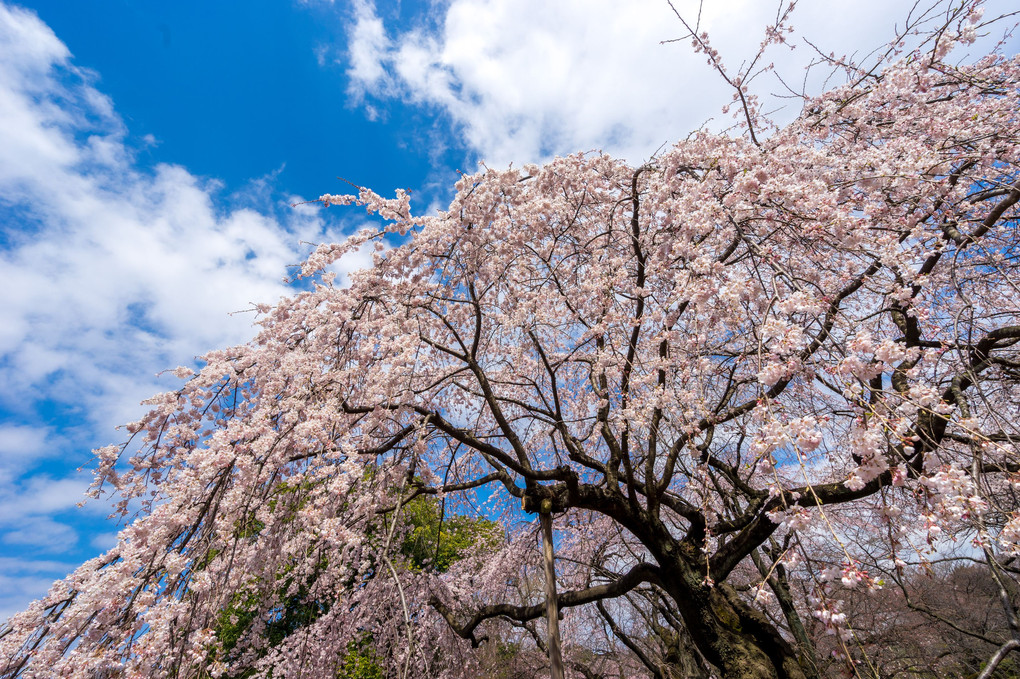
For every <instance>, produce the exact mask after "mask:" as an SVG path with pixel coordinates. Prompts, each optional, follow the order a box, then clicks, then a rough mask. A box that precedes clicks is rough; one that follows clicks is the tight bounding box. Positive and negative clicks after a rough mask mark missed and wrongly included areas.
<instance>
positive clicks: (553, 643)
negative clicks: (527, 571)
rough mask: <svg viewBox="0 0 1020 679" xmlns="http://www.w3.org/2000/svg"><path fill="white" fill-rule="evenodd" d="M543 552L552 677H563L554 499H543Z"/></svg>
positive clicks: (541, 519)
mask: <svg viewBox="0 0 1020 679" xmlns="http://www.w3.org/2000/svg"><path fill="white" fill-rule="evenodd" d="M539 519H540V521H541V523H542V554H543V556H544V559H545V617H546V625H547V627H546V629H547V630H548V639H547V640H546V643H547V644H548V646H549V667H550V676H551V677H552V679H563V655H562V653H561V652H560V611H559V606H558V605H557V601H556V564H555V562H554V556H553V534H552V501H551V500H543V501H542V511H541V512H539Z"/></svg>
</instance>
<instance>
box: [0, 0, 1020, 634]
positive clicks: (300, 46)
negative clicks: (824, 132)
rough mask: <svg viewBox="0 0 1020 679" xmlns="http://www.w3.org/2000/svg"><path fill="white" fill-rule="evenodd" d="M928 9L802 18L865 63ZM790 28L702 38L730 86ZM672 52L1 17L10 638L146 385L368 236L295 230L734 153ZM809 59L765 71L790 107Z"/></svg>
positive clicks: (557, 23) (481, 35) (349, 20)
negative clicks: (687, 144) (539, 179)
mask: <svg viewBox="0 0 1020 679" xmlns="http://www.w3.org/2000/svg"><path fill="white" fill-rule="evenodd" d="M674 4H676V6H677V8H678V9H680V10H681V11H683V12H685V13H687V14H688V15H689V16H693V15H694V14H696V6H697V5H696V3H695V2H693V0H689V1H686V2H675V3H674ZM912 4H913V3H912V2H911V1H909V0H882V1H879V0H867V1H865V2H849V1H843V0H840V1H838V2H836V1H833V0H826V1H825V2H822V0H803V4H802V6H801V7H800V8H799V9H798V12H797V14H795V20H794V23H795V25H796V26H797V27H798V30H799V31H800V32H801V33H802V34H805V35H807V36H810V38H811V39H812V41H813V42H815V43H816V44H822V45H824V46H826V47H827V48H828V49H831V50H832V51H835V52H839V53H844V52H853V51H857V52H859V53H860V54H866V53H867V52H868V51H870V50H871V49H872V48H874V47H876V46H878V45H880V44H882V43H883V42H884V41H886V40H887V39H888V38H889V37H890V36H891V35H892V27H893V25H894V23H895V22H896V21H897V20H900V19H902V18H903V17H904V16H905V15H906V12H907V11H908V9H909V8H910V6H911V5H912ZM1008 5H1009V3H1008V2H1005V1H1003V2H999V3H998V6H999V7H1008ZM993 11H994V6H992V7H990V8H989V10H988V13H989V14H991V13H993ZM773 13H774V6H773V5H772V4H771V3H763V2H759V1H758V0H725V1H720V2H715V3H711V6H710V7H706V11H705V14H704V15H703V27H704V28H706V29H708V30H709V31H710V32H711V33H712V34H713V36H714V39H715V40H716V44H717V46H718V47H719V48H720V50H721V52H722V54H723V56H724V58H726V59H727V60H728V61H729V62H730V63H731V64H734V65H735V64H739V63H740V61H741V60H742V59H745V58H747V57H748V56H749V55H750V54H751V53H753V51H754V50H755V49H756V47H757V43H758V41H759V37H760V36H761V34H762V26H763V25H764V23H765V22H766V21H768V19H769V18H770V16H771V15H772V14H773ZM682 34H683V30H682V26H680V25H679V22H678V21H677V20H676V18H675V16H674V15H673V14H672V11H671V10H670V8H669V6H668V4H667V3H666V2H665V0H631V1H630V2H628V3H620V2H618V1H615V0H555V1H553V2H550V1H549V0H441V1H439V0H437V1H435V2H432V1H430V0H420V1H418V2H406V1H404V2H383V1H382V0H380V1H379V2H378V4H373V3H372V2H371V1H370V0H353V1H345V0H336V2H327V1H325V0H321V1H316V0H305V1H303V2H299V1H297V0H273V1H269V0H251V1H249V2H246V3H243V4H241V3H222V2H218V3H213V2H198V1H195V0H176V1H175V2H164V3H141V2H129V1H128V0H90V1H89V2H80V1H77V0H59V1H58V0H36V1H33V2H22V3H20V4H9V3H6V2H4V1H3V0H0V286H2V287H0V289H2V290H3V294H2V295H0V620H2V619H4V618H5V617H6V616H7V615H8V614H10V613H12V612H14V611H15V610H18V609H20V608H21V607H23V606H24V605H25V604H27V603H28V601H29V600H31V599H32V598H35V597H37V596H40V595H41V594H42V593H44V591H45V589H46V587H47V586H48V584H49V583H50V582H51V581H52V580H53V579H54V578H58V577H61V576H63V575H64V574H65V573H66V572H67V571H69V570H70V569H72V568H73V567H74V566H75V565H77V564H78V563H80V562H81V561H83V560H85V559H87V558H90V557H92V556H95V555H97V554H98V553H100V552H101V551H103V550H104V549H105V548H107V547H108V546H109V545H110V544H111V540H112V539H113V534H114V533H115V530H116V527H115V526H114V525H112V524H110V523H108V522H106V521H105V520H104V516H105V514H106V513H107V510H106V507H105V506H104V504H103V503H102V502H95V503H90V504H88V505H86V506H85V508H83V509H78V508H77V507H76V503H77V502H78V501H79V500H80V499H81V498H82V493H83V492H84V490H85V488H86V486H87V485H88V481H89V475H88V473H87V471H86V472H81V473H79V472H77V471H76V469H77V468H78V467H80V466H82V465H86V466H87V465H88V463H89V460H90V452H89V451H90V450H91V449H92V448H95V447H98V446H100V445H105V444H107V443H110V442H117V441H119V440H120V439H121V437H122V433H121V432H118V431H116V430H115V427H116V426H117V425H119V424H122V423H124V422H128V421H131V420H133V419H135V418H136V417H137V416H138V415H139V413H140V412H141V406H139V405H138V403H139V401H141V400H142V399H144V398H146V397H147V396H149V395H151V394H153V393H155V392H157V391H162V390H166V389H171V388H174V387H175V386H176V384H177V383H176V381H175V378H173V377H170V376H163V377H157V373H159V372H160V371H163V370H166V369H172V368H174V367H176V366H178V365H182V364H183V365H190V364H192V363H193V362H194V359H195V357H196V356H198V355H200V354H202V353H203V352H205V351H207V350H210V349H213V348H216V347H221V346H225V345H228V344H232V343H238V342H243V341H245V340H246V339H248V338H249V337H250V336H251V334H252V330H251V321H252V316H251V315H250V314H246V313H240V314H238V313H233V314H232V313H231V312H237V311H240V310H244V309H247V308H250V307H251V306H252V304H253V303H255V302H264V301H274V300H276V299H279V297H280V296H282V295H285V294H286V293H287V291H288V288H287V286H286V285H285V284H284V283H283V282H282V279H283V278H284V277H285V276H286V275H287V274H288V271H289V269H288V267H289V266H290V265H294V264H297V263H299V262H300V261H301V258H302V257H303V256H304V255H305V254H307V252H308V251H309V250H310V248H311V245H309V244H310V243H319V242H323V241H329V240H334V239H338V238H342V237H343V234H344V233H346V232H348V231H350V230H351V229H354V228H357V226H358V225H359V220H361V219H363V218H364V215H363V214H358V213H356V212H348V213H344V212H342V211H336V210H330V211H323V210H321V209H319V208H318V207H316V206H308V205H305V206H299V207H297V208H292V207H291V204H292V203H296V202H298V201H301V200H307V199H310V198H315V197H317V196H319V195H320V194H322V193H327V192H331V193H342V192H344V190H345V188H346V187H345V185H344V184H343V183H342V182H340V181H338V180H337V177H344V178H346V179H348V180H350V181H353V182H356V183H358V184H362V185H367V186H371V187H373V188H374V189H376V190H377V191H378V192H380V193H383V194H391V193H392V191H393V190H394V189H396V188H409V189H411V190H412V191H413V192H414V197H415V198H414V207H415V209H417V210H418V211H421V212H425V211H429V210H433V209H435V208H436V207H437V206H440V205H442V204H443V202H444V201H445V200H448V199H449V198H450V187H451V186H452V184H453V183H454V181H455V180H456V177H457V175H456V171H457V170H458V169H463V170H466V171H471V170H473V169H474V168H475V167H476V163H477V162H478V161H479V160H480V159H485V161H486V162H487V163H488V164H490V165H492V166H501V165H506V164H507V163H509V162H514V163H515V164H518V165H519V164H523V163H526V162H536V161H541V160H543V159H548V158H550V157H552V156H553V155H556V154H564V153H570V152H574V151H587V150H592V149H604V150H606V151H607V152H609V153H612V154H614V155H618V156H622V157H626V158H628V159H629V160H631V161H633V162H640V161H641V160H644V159H645V158H647V157H649V156H650V155H651V154H653V153H654V152H655V151H656V150H657V149H658V148H660V147H662V146H663V145H665V144H668V143H670V142H671V141H674V140H676V139H679V138H682V137H683V136H685V135H686V134H687V133H688V132H690V131H691V130H693V129H696V128H697V127H699V126H701V125H703V124H707V125H708V126H709V127H711V128H714V129H720V128H722V127H725V126H727V125H729V124H730V123H731V120H730V118H728V117H726V116H723V115H722V114H721V113H720V109H721V107H722V106H723V105H724V104H726V103H727V101H728V100H729V95H728V94H727V92H726V91H725V88H724V86H723V85H722V84H721V82H720V81H719V79H718V78H717V77H714V76H713V75H712V74H711V72H710V71H709V69H708V68H707V67H706V65H705V63H704V59H703V58H702V57H698V56H695V55H693V54H692V53H691V50H690V49H689V47H688V46H687V45H686V44H685V43H671V44H665V45H663V44H660V43H661V41H663V40H669V39H671V38H675V37H678V36H680V35H682ZM749 36H751V37H750V38H749ZM798 50H799V51H798ZM798 50H794V51H792V52H790V51H787V50H783V51H780V52H777V53H776V54H775V55H774V58H775V61H776V63H777V67H778V68H779V69H780V71H782V72H783V73H784V75H785V77H786V78H787V80H788V81H791V82H801V80H802V76H801V75H800V68H801V67H802V66H803V65H804V64H805V63H806V62H807V61H808V59H809V58H810V54H809V52H808V50H807V48H806V46H805V45H804V44H803V43H801V44H800V46H799V47H798ZM1006 51H1007V52H1011V53H1013V52H1016V51H1017V43H1016V41H1015V40H1014V41H1013V42H1011V43H1009V44H1008V45H1007V48H1006ZM822 80H823V79H822V77H821V75H820V74H819V73H818V72H815V74H814V75H813V76H812V77H811V78H809V79H808V80H807V81H806V82H807V84H808V87H809V88H811V89H815V90H817V89H819V88H820V87H821V86H822V84H821V83H822ZM759 87H760V90H759V91H760V92H761V93H762V94H765V95H767V94H768V93H769V92H772V91H776V90H778V89H779V87H778V85H777V83H776V81H774V80H767V79H763V80H762V81H761V83H760V85H759ZM771 101H772V103H773V104H775V105H777V106H778V105H781V104H783V101H782V100H779V99H773V100H771ZM795 114H796V107H795V106H787V108H786V109H784V110H782V111H780V112H779V113H778V114H777V117H778V118H779V119H780V120H783V119H789V118H791V117H792V116H793V115H795ZM365 264H366V262H365V261H364V260H363V259H359V258H358V257H357V256H355V257H352V258H350V259H349V260H345V261H344V262H341V268H351V267H357V266H362V265H365Z"/></svg>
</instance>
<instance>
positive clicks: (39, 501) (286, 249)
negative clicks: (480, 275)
mask: <svg viewBox="0 0 1020 679" xmlns="http://www.w3.org/2000/svg"><path fill="white" fill-rule="evenodd" d="M96 82H97V79H96V77H95V76H94V75H93V74H91V73H89V72H88V71H87V70H84V69H82V68H80V67H78V66H77V65H76V64H75V63H74V61H73V58H72V55H71V54H70V52H69V51H68V49H67V47H66V46H65V45H64V44H63V43H62V42H61V41H60V40H59V39H58V38H57V36H56V35H54V33H53V31H52V30H50V28H49V27H48V26H46V25H45V24H44V23H43V22H42V21H40V20H39V18H38V17H37V16H36V15H35V14H33V13H31V12H29V11H26V10H23V9H20V8H17V7H12V6H7V5H4V4H0V224H2V230H0V288H2V289H3V290H4V294H3V295H0V321H2V322H0V414H2V415H3V418H2V419H0V553H4V554H7V555H11V554H15V555H16V554H25V555H27V554H33V555H45V554H46V553H50V554H59V553H61V552H62V551H64V550H66V549H69V548H71V547H73V546H75V545H78V546H80V548H81V549H83V550H87V551H89V552H90V553H92V552H94V551H95V550H96V549H97V547H96V546H95V545H93V544H91V543H92V542H93V540H91V538H90V537H89V536H80V535H79V530H78V526H80V524H81V522H82V521H84V520H86V519H81V518H79V517H78V515H77V514H76V513H75V512H74V505H75V504H76V503H77V502H78V501H79V500H81V499H82V493H83V491H84V489H85V486H86V485H87V483H88V478H87V475H85V474H75V473H74V471H73V470H74V469H75V468H76V467H78V466H79V465H81V464H83V463H85V462H87V461H88V459H89V453H88V448H89V447H90V446H93V445H99V444H105V443H109V442H110V441H111V440H116V437H117V436H118V435H117V433H116V432H115V431H114V430H113V427H114V426H115V425H117V424H120V423H123V422H127V421H130V420H132V419H135V418H136V417H137V415H138V413H139V407H138V406H137V405H136V404H137V403H138V402H139V401H140V400H142V399H143V398H146V397H148V396H150V395H151V394H152V393H154V392H157V391H161V390H165V389H168V388H174V387H175V386H176V382H175V381H174V378H164V379H159V378H157V377H156V374H157V373H158V372H160V371H162V370H165V369H167V368H173V367H175V366H177V365H180V364H182V363H183V364H188V363H191V362H192V361H193V360H194V357H195V356H197V355H199V354H202V353H204V352H205V351H208V350H210V349H213V348H217V347H221V346H225V345H230V344H234V343H238V342H244V341H246V340H247V339H249V338H250V337H251V335H252V334H253V332H254V331H253V329H252V321H253V320H254V316H253V315H252V314H250V313H240V314H238V313H234V314H233V315H231V314H232V312H238V311H241V310H245V309H249V308H251V307H252V305H253V303H258V302H273V301H275V300H277V299H278V298H279V297H280V296H281V295H285V294H287V293H288V291H289V288H288V286H287V285H286V284H285V283H284V282H283V278H284V277H285V276H286V275H287V274H288V265H293V264H297V263H299V262H300V260H301V258H302V256H303V254H304V253H305V252H307V250H308V246H307V245H302V244H301V243H302V242H303V241H306V242H307V241H311V242H319V241H323V240H331V239H334V238H337V237H339V234H337V233H330V232H329V229H328V228H327V224H326V223H325V222H324V221H323V218H322V215H321V212H320V211H319V210H316V209H313V208H310V207H306V208H299V209H296V210H291V209H290V208H289V207H286V206H285V205H283V204H272V203H271V202H270V201H268V200H267V199H266V198H265V195H266V194H269V193H270V190H269V189H270V188H271V184H272V177H268V178H265V181H263V182H262V183H260V182H259V181H258V179H256V180H255V181H254V182H253V183H252V185H251V186H249V187H247V189H245V190H243V191H242V192H241V193H239V194H237V195H224V191H223V188H222V187H221V186H220V185H219V184H218V183H217V182H215V181H213V180H209V179H206V178H202V177H197V176H195V175H193V174H191V173H190V172H189V171H188V170H186V169H185V168H182V167H179V166H174V165H156V166H153V167H144V166H143V165H142V164H140V163H139V162H137V153H138V149H140V148H142V147H151V146H153V145H154V144H155V143H156V140H155V139H151V138H148V139H146V138H143V139H141V140H139V141H138V143H137V144H135V143H134V142H133V141H132V140H131V138H130V135H129V130H128V129H127V127H126V126H125V124H124V122H123V121H122V120H121V119H120V117H119V116H118V115H117V113H116V109H115V106H114V102H112V101H111V100H110V99H109V98H108V97H106V96H105V95H104V94H103V93H102V92H101V91H100V90H99V89H98V87H97V85H96ZM256 192H257V193H260V194H261V195H259V196H255V195H250V194H253V193H256ZM360 263H363V262H353V263H352V265H357V264H360ZM44 411H45V412H44ZM5 420H6V422H5ZM55 430H59V433H58V432H56V431H55ZM103 513H105V508H104V507H101V506H99V505H97V507H96V510H95V511H93V512H92V515H93V516H94V515H95V514H103ZM87 516H88V514H86V517H87ZM106 530H109V528H107V529H106ZM12 563H14V562H8V561H3V560H0V619H2V618H3V617H5V613H4V612H5V610H6V609H9V608H10V607H12V606H14V607H16V605H24V604H25V603H27V601H28V599H29V598H31V597H32V596H38V595H39V594H41V593H42V592H43V591H44V590H45V586H44V585H45V584H46V583H48V581H49V579H48V577H43V576H40V575H39V573H41V572H44V571H45V572H46V573H47V574H49V575H53V576H60V575H62V574H63V572H55V570H54V569H52V568H50V569H42V568H41V567H40V568H35V567H34V566H32V563H34V562H32V561H31V559H28V558H27V557H26V558H25V559H21V560H19V561H17V565H16V568H15V566H12V565H11V564H12ZM9 569H14V570H9ZM33 569H34V570H33ZM61 569H63V566H61V567H60V568H58V569H56V570H61ZM63 570H65V571H66V569H63ZM19 573H20V574H19ZM7 612H10V611H9V610H7Z"/></svg>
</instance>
